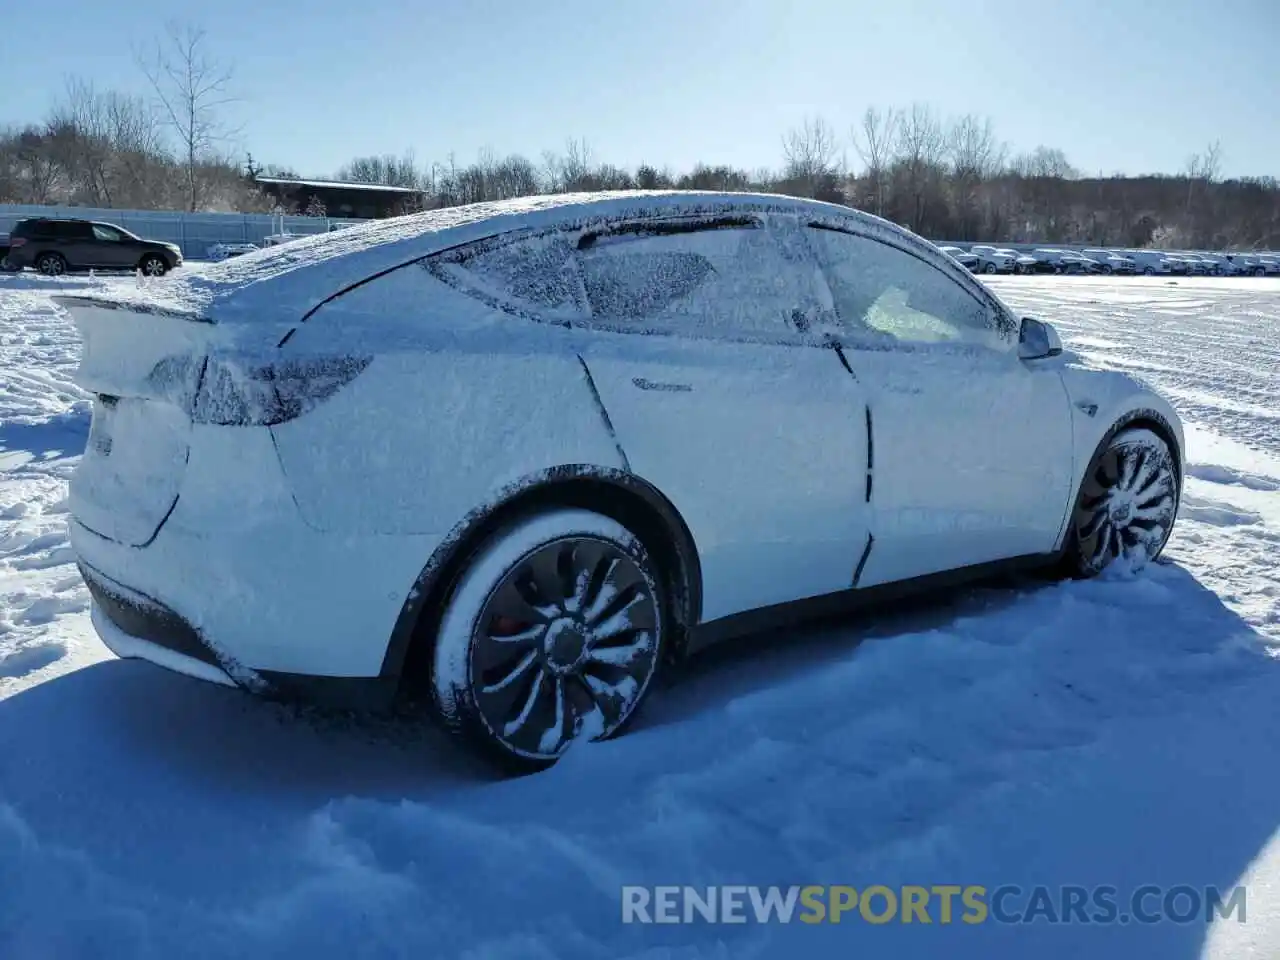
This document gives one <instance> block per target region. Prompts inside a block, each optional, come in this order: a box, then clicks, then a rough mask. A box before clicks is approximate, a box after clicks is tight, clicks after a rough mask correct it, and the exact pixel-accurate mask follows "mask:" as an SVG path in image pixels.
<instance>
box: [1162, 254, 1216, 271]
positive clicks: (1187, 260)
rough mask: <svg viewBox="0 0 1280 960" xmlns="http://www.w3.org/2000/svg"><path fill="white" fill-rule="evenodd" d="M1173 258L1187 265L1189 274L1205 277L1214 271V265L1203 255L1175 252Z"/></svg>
mask: <svg viewBox="0 0 1280 960" xmlns="http://www.w3.org/2000/svg"><path fill="white" fill-rule="evenodd" d="M1172 256H1173V258H1174V259H1175V260H1177V261H1179V262H1181V263H1183V264H1185V265H1186V270H1187V274H1188V275H1189V276H1197V277H1203V276H1205V275H1206V274H1210V273H1212V272H1213V265H1212V264H1210V263H1209V261H1207V260H1205V259H1203V258H1202V257H1198V256H1196V255H1195V254H1194V253H1179V254H1173V255H1172Z"/></svg>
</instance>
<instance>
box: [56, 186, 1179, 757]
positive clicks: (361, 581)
mask: <svg viewBox="0 0 1280 960" xmlns="http://www.w3.org/2000/svg"><path fill="white" fill-rule="evenodd" d="M60 302H61V303H63V304H64V305H65V306H66V307H67V308H68V309H69V310H70V311H71V313H72V314H73V315H74V318H75V321H76V323H77V325H78V327H79V329H80V331H81V333H82V336H83V341H84V346H83V357H82V360H81V364H80V368H79V374H78V377H79V381H80V383H81V384H83V385H84V386H85V387H86V388H87V389H89V390H91V391H92V392H93V393H94V394H96V398H97V399H96V402H95V405H94V414H93V424H92V429H91V432H90V437H89V442H88V447H87V450H86V451H85V455H84V458H83V460H82V462H81V465H80V467H79V469H78V470H77V472H76V475H75V477H74V480H73V482H72V490H71V505H72V512H73V516H74V519H73V522H72V524H71V536H72V542H73V544H74V547H75V550H76V552H77V555H78V557H79V562H80V564H81V569H82V571H83V574H84V578H85V580H86V582H87V583H88V585H89V588H90V590H91V592H92V595H93V598H94V605H93V622H94V624H95V626H96V628H97V630H98V632H99V633H100V634H101V636H102V638H103V640H104V641H105V642H106V643H107V645H108V646H109V647H111V648H112V649H113V650H114V651H116V652H117V653H118V654H120V655H122V656H137V657H144V658H147V659H150V660H153V661H155V662H157V663H160V664H163V665H165V666H167V667H170V668H172V669H175V670H179V671H182V672H183V673H187V674H190V675H193V676H197V677H203V678H206V679H210V680H215V681H218V682H222V683H227V684H232V683H234V684H237V685H239V686H242V687H245V688H248V689H251V690H255V691H260V692H263V693H266V694H269V695H275V696H289V697H293V696H301V697H308V698H313V699H316V700H319V701H322V702H329V703H335V704H342V705H347V706H376V705H378V704H381V703H385V702H387V701H388V700H389V699H390V698H392V697H394V696H395V695H396V694H398V693H403V692H405V691H406V690H412V691H416V692H419V693H422V694H429V697H427V698H426V699H428V700H429V702H431V703H432V704H433V705H434V708H435V710H436V711H437V712H438V714H439V715H440V716H441V717H442V718H443V719H444V721H445V722H446V724H447V725H448V726H449V727H450V728H452V729H454V730H456V731H457V732H459V733H460V734H462V735H463V736H464V737H466V738H467V739H468V740H469V741H470V742H471V743H472V744H474V745H476V746H477V747H479V748H480V749H482V750H483V751H485V752H487V753H489V754H491V755H493V756H494V757H496V758H497V759H499V760H500V761H503V762H505V763H507V764H509V765H513V766H516V767H525V768H528V767H534V768H536V767H539V766H544V765H546V764H549V763H551V762H553V761H554V760H555V759H556V758H557V757H558V756H559V755H560V754H561V753H562V752H563V751H564V750H565V748H566V747H567V745H569V744H570V743H571V742H573V740H574V739H575V738H579V737H590V738H601V737H609V736H612V735H614V734H616V733H618V732H619V731H620V730H622V729H623V728H624V727H625V726H626V724H627V722H628V720H629V719H630V718H631V717H632V716H634V714H635V710H636V708H637V706H638V705H639V704H640V702H641V701H642V700H643V699H644V697H645V694H646V692H647V691H648V690H649V689H650V688H651V687H652V680H653V677H654V675H655V672H656V671H657V670H658V669H659V668H660V667H661V666H662V665H663V664H664V663H667V662H670V661H673V660H678V659H679V658H681V657H683V656H685V655H687V654H688V653H689V651H690V650H692V649H694V648H696V647H697V646H698V645H700V644H703V643H706V642H710V641H711V640H714V639H721V638H724V637H728V636H731V635H736V634H741V633H742V632H746V631H748V630H755V629H758V628H760V627H763V626H766V625H768V624H769V623H771V622H775V623H776V622H777V621H778V620H780V619H781V618H784V617H786V618H788V619H790V618H794V617H795V616H797V615H799V614H803V613H805V612H814V611H818V610H820V611H822V612H824V613H827V612H830V611H832V610H835V609H839V608H841V607H843V606H845V605H848V604H853V603H858V602H860V601H865V600H867V599H869V598H876V597H882V596H884V595H885V594H886V593H900V592H901V591H903V590H904V589H908V588H911V589H916V588H921V587H925V586H928V585H930V584H937V583H938V582H940V581H944V580H945V581H954V580H956V579H957V578H962V577H972V576H977V575H981V574H985V573H989V572H992V571H994V570H996V569H998V568H1002V567H1004V566H1007V565H1023V566H1033V565H1039V566H1053V565H1057V566H1059V567H1060V568H1061V569H1063V570H1064V571H1066V572H1067V573H1068V574H1070V575H1077V576H1079V575H1090V574H1094V573H1096V572H1098V571H1099V570H1101V569H1102V568H1103V567H1104V566H1106V565H1107V564H1109V563H1112V562H1114V561H1116V560H1118V559H1119V560H1122V561H1123V562H1126V563H1132V562H1135V561H1138V562H1142V561H1145V560H1148V559H1151V558H1153V557H1155V556H1156V555H1157V554H1158V553H1159V552H1160V550H1161V549H1162V548H1163V546H1164V544H1165V541H1166V540H1167V539H1168V537H1169V534H1170V531H1171V528H1172V525H1173V522H1174V517H1175V515H1176V512H1177V507H1178V498H1179V493H1180V488H1181V481H1182V473H1181V471H1182V430H1181V426H1180V425H1179V421H1178V418H1177V416H1176V415H1175V414H1174V412H1173V410H1172V409H1171V407H1170V406H1169V404H1168V403H1167V402H1166V401H1165V400H1163V399H1162V398H1160V397H1159V396H1157V395H1155V394H1154V393H1153V392H1152V391H1151V390H1149V389H1148V388H1147V387H1145V386H1144V385H1142V384H1141V383H1140V382H1138V381H1135V380H1133V379H1131V378H1129V377H1127V376H1125V375H1122V374H1119V373H1114V372H1106V371H1100V370H1090V369H1086V368H1084V367H1083V366H1082V365H1080V364H1077V363H1074V362H1072V360H1071V358H1070V357H1069V356H1068V355H1064V354H1063V353H1062V348H1061V344H1060V342H1059V340H1058V337H1057V335H1056V334H1055V333H1054V331H1053V329H1052V328H1051V327H1050V326H1049V325H1048V324H1046V323H1043V322H1040V321H1037V320H1035V319H1030V318H1024V319H1019V318H1017V317H1015V316H1014V315H1013V314H1011V313H1010V312H1009V310H1008V309H1007V308H1006V307H1005V306H1004V305H1003V304H1002V303H1001V302H1000V301H999V300H998V299H997V298H996V297H995V296H993V295H992V293H991V292H990V291H989V290H988V289H987V288H986V287H985V286H983V285H982V284H981V283H979V282H978V281H977V280H976V279H975V278H974V277H972V276H970V275H969V273H968V272H967V271H966V270H965V269H964V268H963V267H961V266H960V265H959V264H957V263H956V262H955V261H954V260H952V259H951V258H950V257H948V256H946V254H944V253H942V252H941V251H939V250H938V249H937V248H936V247H934V246H933V245H931V244H929V243H927V242H925V241H923V240H921V239H920V238H918V237H916V236H914V235H912V234H910V233H908V232H906V231H904V230H902V229H899V228H898V227H896V226H894V225H892V224H889V223H886V222H885V221H883V220H880V219H877V218H875V217H871V216H867V215H865V214H861V213H858V212H856V211H852V210H849V209H847V208H844V207H839V206H832V205H828V204H822V203H816V202H810V201H805V200H796V199H791V198H786V197H773V196H757V195H744V194H706V193H624V194H594V195H578V196H558V197H540V198H535V199H527V200H519V201H511V202H502V203H493V204H482V205H476V206H469V207H461V208H456V209H449V210H440V211H433V212H430V213H425V214H420V215H415V216H411V217H402V218H397V219H393V220H386V221H381V222H378V223H374V224H369V225H363V226H357V227H353V228H351V229H349V230H344V231H341V232H338V233H332V234H329V235H326V236H320V237H316V238H313V239H305V240H299V241H296V242H294V243H292V244H288V245H286V246H281V247H278V248H275V249H269V250H263V251H260V252H257V253H250V254H247V255H246V256H244V257H239V258H236V259H233V260H230V261H227V262H226V263H223V264H219V265H216V266H212V267H208V268H204V269H203V271H195V272H193V273H191V274H189V275H187V276H174V277H170V278H165V279H163V280H158V281H155V282H153V283H151V284H149V285H145V286H143V287H141V288H136V287H132V286H127V287H126V286H121V287H120V288H117V289H114V290H108V291H107V292H105V293H101V294H92V295H83V296H75V297H65V298H62V299H61V301H60Z"/></svg>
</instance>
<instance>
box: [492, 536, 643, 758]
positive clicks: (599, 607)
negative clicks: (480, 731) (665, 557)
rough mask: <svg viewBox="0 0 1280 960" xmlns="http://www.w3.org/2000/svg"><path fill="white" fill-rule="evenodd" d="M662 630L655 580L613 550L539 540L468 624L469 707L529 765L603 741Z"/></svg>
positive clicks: (634, 694)
mask: <svg viewBox="0 0 1280 960" xmlns="http://www.w3.org/2000/svg"><path fill="white" fill-rule="evenodd" d="M660 629H661V613H660V607H659V604H658V601H657V599H656V598H655V596H654V591H653V584H652V583H651V581H650V580H649V579H648V578H647V577H646V576H645V574H644V573H643V572H642V571H641V569H640V567H639V566H638V565H637V563H636V561H635V560H634V559H633V558H632V557H631V556H630V555H629V554H628V553H626V552H625V551H624V550H623V549H622V548H621V547H619V546H618V545H617V544H614V543H612V542H610V541H608V540H604V539H602V538H597V537H594V536H573V537H565V538H562V539H558V540H555V541H553V542H551V543H548V544H545V545H544V546H541V547H539V548H537V549H536V550H534V551H532V552H531V553H529V554H526V555H525V557H524V558H523V559H522V560H520V561H519V562H518V563H516V564H515V565H514V566H513V567H512V568H511V570H510V571H509V572H508V573H507V574H506V576H505V577H503V579H502V580H501V581H500V582H499V583H498V585H497V586H496V587H495V588H494V589H493V590H492V591H491V592H490V594H489V596H488V599H487V600H486V601H485V604H484V606H483V608H482V611H481V614H480V616H479V617H478V618H477V620H476V622H475V628H474V632H473V636H472V642H471V664H470V667H471V687H472V692H473V696H474V700H475V706H476V710H477V712H478V713H479V715H480V717H481V719H482V720H483V722H484V724H485V726H486V727H487V728H488V730H489V732H490V734H491V735H492V736H493V737H494V738H495V739H497V740H499V741H500V742H501V743H502V744H503V745H504V746H505V747H506V748H507V749H509V750H510V751H512V752H513V753H516V754H519V755H521V756H524V757H528V758H532V759H551V758H554V757H556V756H558V755H559V754H560V753H562V752H563V751H564V749H565V748H566V747H567V746H568V745H569V744H570V743H571V742H572V741H573V740H575V739H577V738H579V737H582V736H586V737H589V738H591V739H603V738H605V737H608V736H610V735H611V734H612V733H613V732H614V731H616V730H617V729H618V728H619V727H620V726H621V725H622V724H623V723H624V722H625V721H626V719H627V717H628V716H629V715H630V713H631V712H632V710H633V709H634V708H635V706H636V705H637V703H638V702H639V701H640V699H641V697H642V696H643V694H644V692H645V690H646V688H647V687H648V685H649V681H650V680H651V679H652V677H653V675H654V672H655V669H656V667H657V661H658V656H657V653H658V632H659V630H660Z"/></svg>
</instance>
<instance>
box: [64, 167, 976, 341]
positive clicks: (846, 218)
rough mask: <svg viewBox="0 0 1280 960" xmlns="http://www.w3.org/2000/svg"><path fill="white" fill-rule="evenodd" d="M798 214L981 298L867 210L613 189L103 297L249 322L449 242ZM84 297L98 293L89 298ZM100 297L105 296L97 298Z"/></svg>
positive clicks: (309, 246) (311, 304)
mask: <svg viewBox="0 0 1280 960" xmlns="http://www.w3.org/2000/svg"><path fill="white" fill-rule="evenodd" d="M734 211H739V212H743V213H791V214H802V215H804V216H806V217H808V218H809V219H810V221H811V222H817V223H822V224H826V225H832V226H834V225H841V226H848V227H851V228H854V229H857V230H858V231H859V232H861V233H864V234H867V235H869V236H878V237H881V238H884V239H887V240H889V241H890V242H892V243H893V244H895V245H897V246H900V247H904V248H906V249H908V250H909V251H911V252H913V253H916V254H918V255H920V256H921V257H923V258H925V259H929V260H931V262H935V263H937V264H938V265H939V267H940V268H941V269H944V270H948V271H950V272H951V273H952V275H953V276H954V277H956V279H957V280H958V281H959V282H960V283H962V284H965V285H966V289H970V290H974V291H975V294H976V295H978V296H981V297H983V298H984V299H987V300H990V299H992V298H991V295H990V294H987V293H986V292H985V289H984V288H982V287H981V286H980V285H978V284H977V283H976V282H975V281H973V280H972V278H971V277H970V275H969V273H968V271H966V270H964V269H963V268H961V267H960V266H959V265H958V264H955V263H954V262H953V261H950V260H949V259H948V258H946V257H943V256H941V255H940V254H939V253H938V249H937V247H935V246H934V245H933V244H931V243H929V242H928V241H926V240H923V239H922V238H920V237H917V236H916V235H914V234H912V233H910V232H909V231H907V230H904V229H903V228H901V227H899V226H897V225H895V224H892V223H890V222H889V221H887V220H883V219H881V218H879V217H876V216H873V215H872V214H868V213H864V212H862V211H858V210H854V209H852V208H850V207H845V206H840V205H837V204H832V203H823V202H820V201H817V200H807V199H800V198H796V197H788V196H780V195H774V194H760V193H716V192H709V191H665V190H664V191H634V190H632V191H617V192H604V193H585V194H559V195H551V196H536V197H522V198H518V199H513V200H500V201H493V202H488V203H477V204H469V205H466V206H461V207H446V208H443V209H438V210H431V211H427V212H425V213H418V214H411V215H409V216H404V217H394V218H391V219H387V220H375V221H370V222H368V223H361V224H357V225H354V226H351V227H349V228H347V229H345V230H335V231H332V232H326V233H321V234H315V235H312V236H308V237H304V238H302V239H299V240H294V241H292V242H290V243H288V244H281V245H278V246H271V247H265V248H263V249H261V250H259V251H258V252H257V253H250V254H247V255H245V256H243V257H236V258H233V259H231V260H226V261H223V262H221V263H218V264H215V265H212V266H208V267H201V268H197V269H196V270H193V271H192V272H191V273H189V274H186V275H184V276H180V277H173V278H169V279H167V280H166V281H164V282H163V283H157V284H151V285H148V288H145V289H139V290H134V289H133V288H126V289H125V290H122V291H117V292H116V294H115V295H114V296H112V297H110V299H113V300H115V301H117V302H121V301H123V302H126V303H128V302H132V301H134V300H138V301H140V302H141V303H142V304H145V305H146V306H147V307H149V308H151V309H162V310H168V311H174V312H178V313H183V314H195V315H199V316H201V317H203V318H206V319H210V320H214V321H215V322H217V321H220V320H224V319H225V320H235V319H237V318H241V317H243V318H244V319H246V320H248V319H253V318H255V317H256V316H260V315H261V314H263V313H264V312H269V313H271V314H273V315H276V316H280V315H282V314H283V313H288V314H292V315H294V316H296V317H298V318H299V319H300V318H302V317H305V316H306V315H307V314H308V313H309V312H310V311H312V310H314V309H315V308H317V307H319V306H320V305H321V304H323V303H324V302H326V301H327V300H329V299H331V298H332V297H334V296H336V295H338V294H340V293H342V292H343V291H345V290H347V289H349V288H350V287H352V286H354V285H356V284H359V283H361V282H363V281H366V280H368V279H370V278H373V277H376V276H378V275H381V274H383V273H389V272H390V271H392V270H395V269H397V268H399V267H402V266H405V265H407V264H409V263H412V262H414V261H416V260H419V259H421V258H423V257H426V256H429V255H431V254H433V253H438V252H440V251H441V250H444V249H448V248H450V247H455V246H460V245H462V244H466V243H470V242H473V241H477V240H482V239H485V238H488V237H495V236H501V235H502V234H505V233H512V232H515V231H522V232H523V231H531V232H542V231H546V230H554V229H565V228H570V229H574V228H579V227H581V228H583V229H590V228H591V227H592V226H593V225H596V224H603V223H608V222H611V221H615V220H619V219H629V218H641V217H698V216H719V215H724V214H727V213H732V212H734ZM86 299H95V300H96V299H99V296H98V295H96V294H89V295H86ZM101 299H108V295H107V294H105V293H104V294H102V295H101Z"/></svg>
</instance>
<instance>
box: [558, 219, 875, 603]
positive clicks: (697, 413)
mask: <svg viewBox="0 0 1280 960" xmlns="http://www.w3.org/2000/svg"><path fill="white" fill-rule="evenodd" d="M797 240H799V241H800V242H799V243H797V242H796V241H797ZM584 246H585V249H582V250H580V251H578V253H577V255H576V259H577V265H578V270H579V274H580V276H581V281H582V287H583V292H584V295H585V300H586V304H587V308H588V310H589V313H590V315H591V325H592V328H593V330H594V331H595V332H594V333H593V335H592V337H591V338H590V340H589V342H587V343H586V345H585V346H584V349H583V351H582V354H581V356H582V360H583V362H584V363H585V365H586V367H587V369H588V370H589V372H590V375H591V378H592V380H593V382H594V384H595V387H596V389H597V391H598V393H599V396H600V399H601V402H602V404H603V406H604V408H605V410H606V411H607V414H608V417H609V420H610V421H611V423H612V425H613V429H614V430H615V431H616V435H617V439H618V443H619V446H620V448H621V450H622V451H623V453H624V455H625V457H626V459H627V462H628V464H629V467H630V469H631V470H632V471H633V472H634V473H636V474H637V475H639V476H640V477H642V478H644V479H645V480H647V481H649V482H650V483H652V484H653V485H654V486H655V487H657V488H658V489H659V490H660V491H662V493H663V494H664V495H666V496H667V497H668V498H669V499H670V500H671V502H672V503H673V504H674V506H675V507H676V509H677V510H678V511H679V512H680V514H681V516H683V517H684V519H685V522H686V523H687V524H688V526H689V528H690V532H691V533H692V534H693V538H694V541H695V543H696V545H697V548H698V553H699V557H700V561H701V566H702V581H703V619H704V620H711V619H715V618H718V617H722V616H726V615H730V614H733V613H737V612H740V611H743V610H746V609H749V608H755V607H763V606H768V605H771V604H777V603H784V602H787V601H792V600H797V599H801V598H805V597H812V596H816V595H819V594H824V593H829V592H832V591H837V590H843V589H848V588H849V587H850V586H852V583H853V575H854V570H855V568H856V565H857V560H858V557H859V556H860V555H861V553H862V550H863V548H864V545H865V542H866V537H867V524H866V503H865V500H864V498H863V496H862V487H863V483H864V478H865V475H866V457H867V444H866V427H865V419H864V415H863V409H864V402H863V394H862V389H861V386H860V385H859V384H858V382H857V381H856V380H855V379H854V378H853V377H852V376H851V375H850V373H849V371H848V370H847V369H846V368H845V366H844V365H843V363H842V362H841V359H840V356H839V354H838V353H837V352H836V351H835V350H834V349H833V348H832V347H831V346H830V345H823V344H822V343H820V342H818V341H817V340H814V339H811V338H809V337H808V336H807V335H806V334H804V333H802V332H801V331H802V330H803V329H804V328H805V326H806V320H807V319H808V318H809V317H812V316H814V315H816V313H817V312H818V310H819V308H820V301H821V296H822V295H823V293H824V287H823V284H822V281H821V277H820V274H819V273H818V271H817V266H816V263H815V262H814V260H813V259H812V256H811V254H810V253H808V251H807V250H804V249H803V237H802V235H801V234H800V233H799V228H798V227H797V226H796V224H795V223H794V221H789V220H787V219H786V218H781V217H774V218H771V219H765V218H760V219H755V218H749V219H745V220H744V218H742V217H731V218H728V219H726V220H721V221H717V220H715V219H711V220H705V221H694V222H689V223H687V224H684V225H681V226H679V227H678V228H676V229H670V228H669V227H664V228H663V229H662V230H659V231H656V232H655V231H654V230H653V228H652V224H647V223H636V224H618V225H615V226H614V227H613V228H612V229H611V230H610V231H609V232H608V234H607V235H604V236H600V237H598V238H596V239H594V240H592V241H591V242H589V243H587V244H585V245H584Z"/></svg>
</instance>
